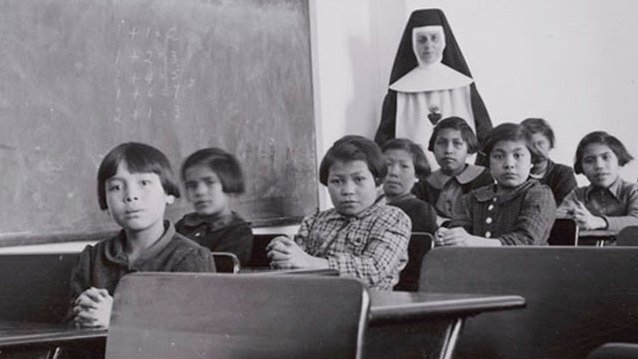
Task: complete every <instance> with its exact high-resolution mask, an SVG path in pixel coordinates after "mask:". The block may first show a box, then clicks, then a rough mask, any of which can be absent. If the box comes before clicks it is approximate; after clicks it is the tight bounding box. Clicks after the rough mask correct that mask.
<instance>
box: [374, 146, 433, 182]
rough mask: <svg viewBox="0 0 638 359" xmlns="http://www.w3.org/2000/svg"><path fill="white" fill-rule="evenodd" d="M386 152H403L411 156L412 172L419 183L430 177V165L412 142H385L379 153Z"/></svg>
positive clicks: (418, 147)
mask: <svg viewBox="0 0 638 359" xmlns="http://www.w3.org/2000/svg"><path fill="white" fill-rule="evenodd" d="M388 150H403V151H405V152H407V153H409V154H410V155H411V156H412V163H414V172H415V174H416V177H417V178H418V179H419V181H424V180H425V178H426V177H427V176H429V175H430V172H431V170H430V164H429V163H428V159H427V157H425V153H424V152H423V150H422V149H421V146H419V145H417V144H416V143H414V142H412V141H411V140H409V139H407V138H395V139H392V140H389V141H387V142H386V143H385V144H384V145H383V147H382V148H381V151H382V152H383V153H385V151H388Z"/></svg>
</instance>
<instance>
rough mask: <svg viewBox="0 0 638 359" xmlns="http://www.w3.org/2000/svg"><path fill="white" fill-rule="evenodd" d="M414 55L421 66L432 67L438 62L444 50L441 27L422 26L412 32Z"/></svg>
mask: <svg viewBox="0 0 638 359" xmlns="http://www.w3.org/2000/svg"><path fill="white" fill-rule="evenodd" d="M412 44H413V50H414V54H415V55H416V57H417V59H419V64H421V65H432V64H434V63H437V62H440V61H441V59H442V58H443V49H445V34H444V33H443V26H440V25H436V26H422V27H415V28H414V29H413V30H412Z"/></svg>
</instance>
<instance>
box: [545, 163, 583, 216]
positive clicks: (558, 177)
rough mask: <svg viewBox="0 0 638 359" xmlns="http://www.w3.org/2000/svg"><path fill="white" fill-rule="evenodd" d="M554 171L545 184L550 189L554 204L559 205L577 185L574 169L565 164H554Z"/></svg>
mask: <svg viewBox="0 0 638 359" xmlns="http://www.w3.org/2000/svg"><path fill="white" fill-rule="evenodd" d="M556 166H557V168H556V173H555V174H553V176H552V178H551V179H550V181H548V183H547V185H549V187H550V188H551V189H552V192H553V193H554V198H555V199H556V205H557V206H560V205H561V203H562V202H563V200H564V199H565V197H566V196H567V195H568V194H569V193H570V192H571V191H572V190H573V189H574V188H576V187H577V183H576V177H575V176H574V171H573V170H572V169H571V168H570V167H567V166H563V165H556Z"/></svg>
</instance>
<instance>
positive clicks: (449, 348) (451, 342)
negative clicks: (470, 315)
mask: <svg viewBox="0 0 638 359" xmlns="http://www.w3.org/2000/svg"><path fill="white" fill-rule="evenodd" d="M461 329H463V318H458V319H457V320H456V322H455V323H454V324H453V325H451V326H450V328H448V334H447V339H446V341H445V343H443V350H441V358H442V359H452V355H453V354H454V348H456V342H457V341H458V340H459V337H460V336H461Z"/></svg>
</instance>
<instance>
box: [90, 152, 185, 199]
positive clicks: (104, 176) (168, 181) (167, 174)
mask: <svg viewBox="0 0 638 359" xmlns="http://www.w3.org/2000/svg"><path fill="white" fill-rule="evenodd" d="M121 163H124V164H126V168H127V169H128V171H129V172H131V173H155V174H156V175H158V176H159V178H160V181H161V183H162V188H164V192H165V193H166V194H168V195H173V196H175V198H179V187H178V186H177V181H175V175H174V174H173V170H172V169H171V165H170V163H169V162H168V158H166V156H165V155H164V154H163V153H162V151H160V150H158V149H157V148H155V147H153V146H149V145H147V144H144V143H138V142H127V143H122V144H121V145H118V146H116V147H115V148H113V149H112V150H111V151H109V153H107V154H106V156H104V159H103V160H102V163H100V168H99V169H98V172H97V195H98V202H99V203H100V209H102V210H105V209H107V208H108V206H107V204H106V189H105V186H106V181H108V180H109V179H110V178H111V177H113V176H115V173H117V167H118V166H119V165H120V164H121Z"/></svg>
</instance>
